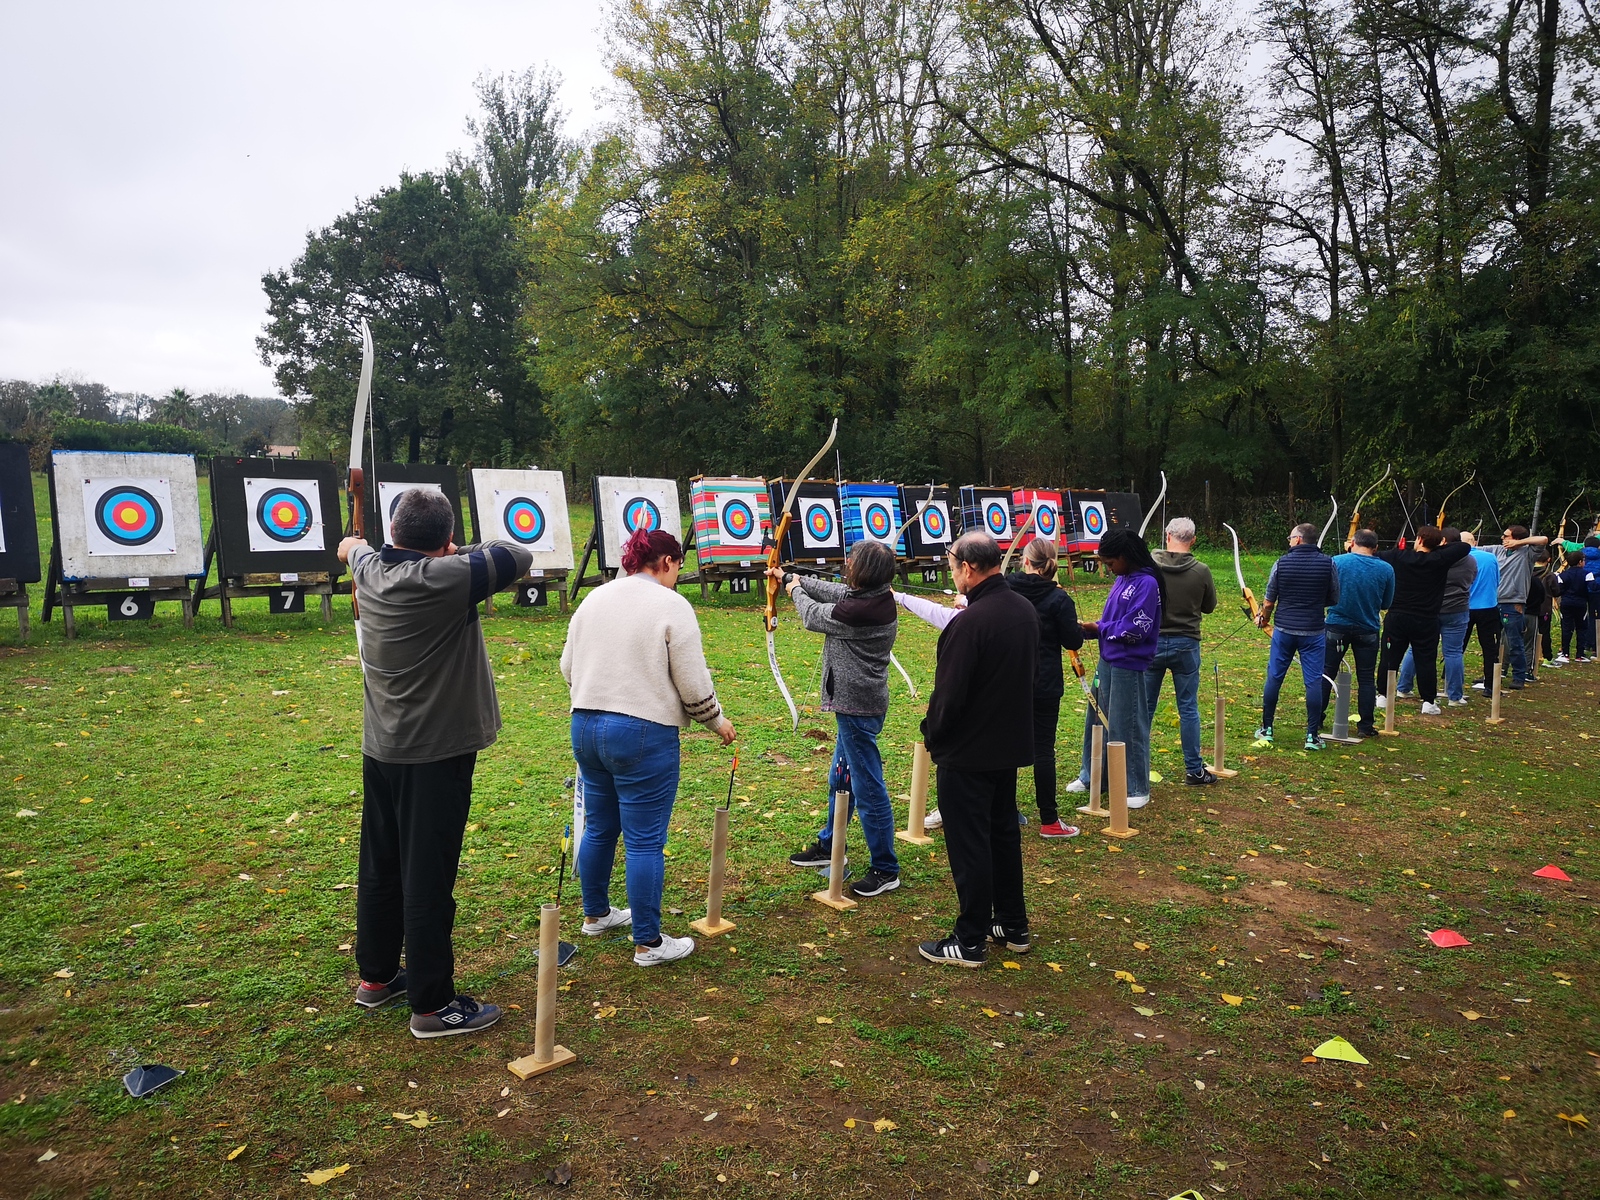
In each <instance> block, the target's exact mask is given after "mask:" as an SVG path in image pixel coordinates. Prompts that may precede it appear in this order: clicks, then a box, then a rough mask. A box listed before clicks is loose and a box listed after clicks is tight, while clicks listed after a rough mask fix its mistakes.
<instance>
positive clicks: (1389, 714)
mask: <svg viewBox="0 0 1600 1200" xmlns="http://www.w3.org/2000/svg"><path fill="white" fill-rule="evenodd" d="M1399 689H1400V672H1398V671H1390V672H1389V682H1388V683H1387V684H1385V685H1384V693H1383V699H1384V705H1383V728H1382V729H1380V730H1378V736H1379V737H1399V736H1400V731H1399V730H1398V729H1396V728H1395V727H1394V709H1395V704H1396V703H1397V697H1398V694H1399Z"/></svg>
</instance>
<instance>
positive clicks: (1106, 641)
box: [1093, 571, 1161, 671]
mask: <svg viewBox="0 0 1600 1200" xmlns="http://www.w3.org/2000/svg"><path fill="white" fill-rule="evenodd" d="M1095 625H1096V627H1097V628H1098V629H1099V631H1100V632H1099V633H1098V634H1096V635H1093V636H1096V637H1098V638H1099V639H1100V661H1101V662H1103V663H1106V664H1108V665H1109V666H1113V667H1121V668H1122V669H1123V670H1125V671H1144V670H1148V669H1149V667H1150V664H1151V663H1152V662H1153V661H1154V660H1155V657H1156V636H1157V635H1158V634H1159V633H1160V631H1161V588H1160V586H1159V585H1158V584H1157V583H1156V579H1155V576H1154V575H1147V574H1145V573H1144V572H1143V571H1141V572H1139V573H1138V574H1135V575H1119V576H1117V577H1116V578H1115V579H1114V580H1113V581H1112V584H1111V595H1109V596H1108V597H1106V606H1105V610H1104V611H1103V612H1102V613H1101V614H1100V619H1099V620H1098V621H1097V622H1095Z"/></svg>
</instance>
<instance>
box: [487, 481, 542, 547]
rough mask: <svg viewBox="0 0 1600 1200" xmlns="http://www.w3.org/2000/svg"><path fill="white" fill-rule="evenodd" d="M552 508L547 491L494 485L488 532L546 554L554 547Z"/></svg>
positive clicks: (500, 538)
mask: <svg viewBox="0 0 1600 1200" xmlns="http://www.w3.org/2000/svg"><path fill="white" fill-rule="evenodd" d="M554 507H555V506H554V505H553V504H551V502H550V493H549V492H546V491H536V490H532V489H529V490H526V491H524V490H523V489H521V488H495V489H494V506H493V508H491V509H490V511H489V521H488V522H486V524H488V525H490V528H489V530H488V534H489V536H490V537H491V538H495V539H498V540H500V541H504V542H510V543H512V545H515V546H521V547H522V548H523V549H524V550H531V551H533V552H534V553H539V552H544V553H549V552H550V551H552V550H554V549H555V548H556V529H555V523H554V522H553V521H551V519H550V514H551V512H553V511H554Z"/></svg>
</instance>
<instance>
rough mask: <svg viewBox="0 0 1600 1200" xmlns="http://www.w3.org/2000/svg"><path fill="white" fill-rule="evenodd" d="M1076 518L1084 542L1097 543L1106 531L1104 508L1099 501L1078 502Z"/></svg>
mask: <svg viewBox="0 0 1600 1200" xmlns="http://www.w3.org/2000/svg"><path fill="white" fill-rule="evenodd" d="M1078 517H1079V520H1080V521H1081V522H1082V525H1083V536H1084V539H1085V540H1086V541H1091V542H1098V541H1099V540H1100V538H1101V536H1102V535H1104V533H1105V531H1106V506H1105V504H1104V502H1103V501H1100V500H1080V501H1078Z"/></svg>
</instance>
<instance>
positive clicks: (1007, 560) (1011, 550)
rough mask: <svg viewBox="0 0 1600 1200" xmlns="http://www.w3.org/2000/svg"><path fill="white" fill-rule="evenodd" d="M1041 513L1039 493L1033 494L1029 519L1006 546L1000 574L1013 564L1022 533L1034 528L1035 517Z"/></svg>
mask: <svg viewBox="0 0 1600 1200" xmlns="http://www.w3.org/2000/svg"><path fill="white" fill-rule="evenodd" d="M1038 515H1039V493H1038V492H1035V493H1034V494H1033V505H1032V507H1031V508H1030V509H1029V511H1028V519H1027V520H1026V521H1024V522H1023V524H1022V528H1021V529H1019V530H1017V532H1016V534H1015V536H1013V537H1012V539H1011V545H1010V546H1009V547H1007V548H1006V556H1005V557H1004V558H1002V559H1001V560H1000V574H1002V575H1004V574H1005V573H1006V570H1007V568H1009V567H1010V566H1011V556H1012V555H1013V554H1015V553H1016V552H1017V545H1018V543H1020V542H1021V541H1022V535H1023V534H1025V533H1027V532H1028V530H1030V529H1032V528H1033V519H1034V518H1035V517H1037V516H1038Z"/></svg>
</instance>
